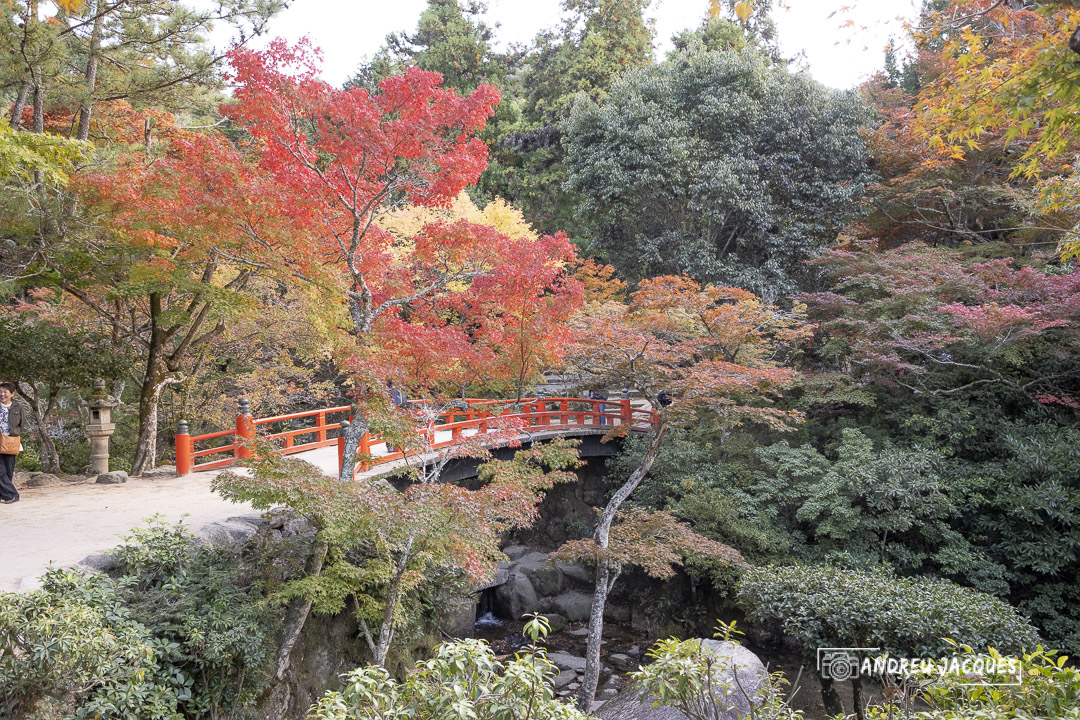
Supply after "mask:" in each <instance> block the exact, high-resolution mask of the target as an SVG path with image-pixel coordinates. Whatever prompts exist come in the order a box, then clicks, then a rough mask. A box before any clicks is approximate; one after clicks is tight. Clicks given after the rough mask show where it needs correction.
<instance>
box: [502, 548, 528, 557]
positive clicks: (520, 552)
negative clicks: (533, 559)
mask: <svg viewBox="0 0 1080 720" xmlns="http://www.w3.org/2000/svg"><path fill="white" fill-rule="evenodd" d="M528 554H529V548H528V547H526V546H525V545H511V546H510V547H508V548H503V555H506V557H508V558H510V559H511V560H520V559H521V558H523V557H525V556H526V555H528Z"/></svg>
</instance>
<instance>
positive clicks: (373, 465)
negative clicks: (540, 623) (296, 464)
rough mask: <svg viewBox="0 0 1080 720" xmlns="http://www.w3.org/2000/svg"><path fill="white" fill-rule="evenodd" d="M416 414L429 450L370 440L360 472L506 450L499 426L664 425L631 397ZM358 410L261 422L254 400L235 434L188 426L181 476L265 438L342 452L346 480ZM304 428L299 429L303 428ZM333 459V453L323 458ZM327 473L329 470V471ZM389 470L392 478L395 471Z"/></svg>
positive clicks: (179, 459) (227, 461)
mask: <svg viewBox="0 0 1080 720" xmlns="http://www.w3.org/2000/svg"><path fill="white" fill-rule="evenodd" d="M409 406H410V407H409V408H408V409H407V410H406V412H409V413H410V414H411V415H412V416H413V417H414V418H416V421H417V422H416V425H415V431H416V433H417V436H418V438H420V439H421V440H422V441H423V442H421V443H418V445H419V446H420V447H422V448H423V449H422V450H415V451H414V450H406V451H402V450H398V449H395V448H394V447H392V446H391V445H390V444H389V443H388V442H387V441H386V439H385V438H381V437H378V436H377V435H373V434H372V433H370V432H368V433H365V434H364V436H363V437H362V438H361V439H360V447H359V449H358V451H357V454H358V456H360V457H362V458H363V459H362V460H361V461H360V462H357V463H356V464H355V466H354V467H353V472H352V475H353V477H354V478H355V477H356V475H357V474H358V473H360V472H367V471H370V470H376V469H379V468H378V466H380V465H387V464H388V463H393V462H395V461H398V460H404V459H405V458H408V457H413V456H420V455H423V454H425V453H430V452H437V451H439V450H441V449H444V448H448V447H451V446H453V445H457V444H459V443H461V442H463V441H464V440H465V439H466V438H474V437H476V436H477V435H487V434H489V433H492V441H493V444H499V443H500V442H505V433H502V434H499V435H498V436H496V434H495V433H494V432H493V429H494V427H495V426H498V425H510V426H513V427H516V428H517V429H518V430H519V433H518V436H519V437H520V438H522V439H525V438H528V437H531V436H533V435H535V434H537V433H543V434H544V435H545V436H550V435H552V434H554V435H574V434H583V433H597V432H604V431H606V430H608V429H610V427H611V426H615V425H625V424H629V425H630V426H631V430H648V429H650V428H651V427H653V425H654V424H655V422H656V413H655V412H654V411H653V410H652V408H650V407H648V406H645V407H635V406H634V405H632V404H631V401H630V398H629V395H628V393H626V392H625V391H624V392H623V393H622V396H621V397H620V398H617V399H603V400H600V399H593V398H579V397H534V398H523V399H521V400H518V401H515V400H486V399H484V400H478V399H469V400H457V401H454V402H453V403H452V405H450V406H447V407H445V408H439V409H437V410H432V407H431V406H430V405H428V404H425V403H424V402H422V401H411V402H410V403H409ZM351 412H352V407H351V406H349V405H340V406H337V407H328V408H321V409H318V410H307V411H304V412H296V413H289V414H287V415H273V416H270V417H263V418H256V417H254V416H253V415H252V413H251V407H250V405H249V403H248V401H247V400H240V401H239V403H238V408H237V415H236V427H232V428H229V429H228V430H219V431H217V432H210V433H204V434H202V435H190V434H189V431H188V425H187V422H186V421H184V420H181V421H180V423H179V427H178V428H177V432H176V473H177V475H187V474H188V473H192V472H202V471H205V470H216V469H218V468H223V467H228V466H229V465H232V464H233V463H235V462H236V461H237V460H242V459H246V458H249V457H251V449H250V448H249V447H248V445H247V442H248V441H249V440H251V439H253V438H255V436H256V434H258V435H259V436H260V437H261V438H262V439H263V440H264V441H268V442H274V443H278V444H279V445H280V451H281V452H282V453H285V454H288V455H291V454H297V453H311V452H312V451H316V450H319V449H321V448H330V447H336V448H337V467H338V473H337V474H339V473H340V468H341V462H342V459H343V457H344V454H345V429H346V428H347V427H348V425H349V421H350V419H351V415H350V413H351ZM297 426H299V427H297ZM323 454H324V455H325V453H323ZM322 466H323V469H324V470H328V468H326V463H322ZM390 469H391V468H390V467H386V468H385V470H387V471H388V470H390Z"/></svg>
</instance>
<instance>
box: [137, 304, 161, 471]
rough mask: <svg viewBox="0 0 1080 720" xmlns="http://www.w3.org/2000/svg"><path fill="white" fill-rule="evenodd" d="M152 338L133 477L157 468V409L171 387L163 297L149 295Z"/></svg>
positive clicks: (140, 399)
mask: <svg viewBox="0 0 1080 720" xmlns="http://www.w3.org/2000/svg"><path fill="white" fill-rule="evenodd" d="M149 301H150V337H149V340H148V345H149V348H148V351H147V357H146V375H145V376H144V377H143V383H142V388H141V389H140V390H139V440H138V444H137V445H136V447H135V457H134V458H132V460H131V474H132V475H141V474H142V473H143V471H144V470H150V469H152V468H153V467H154V466H155V465H156V464H157V431H158V405H159V404H160V403H161V394H162V392H163V391H164V390H165V386H166V385H167V384H168V383H169V368H168V366H167V365H166V364H165V334H164V332H163V331H162V329H161V325H160V323H159V320H160V318H161V296H160V295H158V294H157V293H150V297H149Z"/></svg>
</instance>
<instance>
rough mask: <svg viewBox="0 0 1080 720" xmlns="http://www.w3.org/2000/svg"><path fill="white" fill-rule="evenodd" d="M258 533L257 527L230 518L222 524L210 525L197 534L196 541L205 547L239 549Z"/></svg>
mask: <svg viewBox="0 0 1080 720" xmlns="http://www.w3.org/2000/svg"><path fill="white" fill-rule="evenodd" d="M258 531H259V528H258V526H257V525H255V524H254V523H251V522H244V521H242V520H240V519H239V518H230V519H229V520H225V521H224V522H215V523H210V524H209V525H206V526H205V527H203V529H202V530H200V531H199V532H198V534H197V536H196V537H197V539H198V540H199V541H200V542H202V543H205V544H207V545H216V546H219V547H231V548H235V549H239V548H241V547H243V546H244V545H246V544H247V542H248V540H250V539H251V538H253V537H255V533H257V532H258Z"/></svg>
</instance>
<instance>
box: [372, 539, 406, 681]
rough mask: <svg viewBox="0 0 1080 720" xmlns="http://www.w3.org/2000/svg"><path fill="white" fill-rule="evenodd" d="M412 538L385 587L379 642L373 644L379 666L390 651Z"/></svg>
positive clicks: (381, 665) (383, 665)
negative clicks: (388, 583) (387, 585)
mask: <svg viewBox="0 0 1080 720" xmlns="http://www.w3.org/2000/svg"><path fill="white" fill-rule="evenodd" d="M414 540H415V537H410V538H409V541H408V542H407V543H405V549H404V550H403V551H402V553H401V557H400V558H398V563H397V568H395V571H394V577H393V578H391V579H390V586H389V587H388V588H387V589H386V607H384V608H383V619H382V626H381V627H380V628H379V644H378V645H376V646H375V664H376V665H378V666H379V667H386V655H387V654H388V653H389V652H390V643H392V642H393V641H394V611H395V610H397V604H398V598H400V597H401V580H402V578H403V577H405V571H406V570H408V569H409V561H410V560H411V559H412V546H413V541H414Z"/></svg>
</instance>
